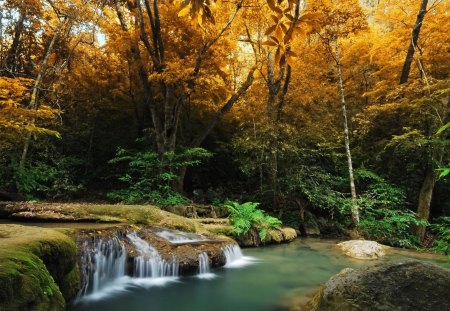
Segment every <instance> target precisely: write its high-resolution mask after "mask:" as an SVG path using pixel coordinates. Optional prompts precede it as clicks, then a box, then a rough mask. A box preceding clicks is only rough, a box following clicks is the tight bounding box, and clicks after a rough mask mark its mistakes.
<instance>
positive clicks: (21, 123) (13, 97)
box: [0, 77, 59, 137]
mask: <svg viewBox="0 0 450 311" xmlns="http://www.w3.org/2000/svg"><path fill="white" fill-rule="evenodd" d="M32 85H33V80H31V79H24V78H6V77H0V128H2V129H3V131H5V130H9V131H12V132H14V133H16V134H23V133H33V134H46V135H52V136H57V137H59V133H57V132H56V131H53V130H49V129H47V128H44V127H40V126H37V125H36V123H35V121H38V120H43V121H46V122H48V121H49V120H52V119H54V117H55V116H56V114H57V113H59V110H57V109H53V108H51V107H48V106H45V105H42V106H41V107H40V108H39V109H37V110H34V109H28V108H27V105H28V103H29V101H30V95H31V94H30V93H31V92H30V90H31V87H32ZM0 132H1V131H0Z"/></svg>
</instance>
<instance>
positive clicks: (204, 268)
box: [198, 253, 210, 274]
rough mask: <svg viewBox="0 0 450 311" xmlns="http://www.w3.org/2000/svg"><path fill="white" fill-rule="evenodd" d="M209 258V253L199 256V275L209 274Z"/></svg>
mask: <svg viewBox="0 0 450 311" xmlns="http://www.w3.org/2000/svg"><path fill="white" fill-rule="evenodd" d="M209 272H210V268H209V258H208V254H207V253H201V254H200V255H198V274H205V273H209Z"/></svg>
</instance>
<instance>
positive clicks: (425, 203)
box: [417, 166, 436, 242]
mask: <svg viewBox="0 0 450 311" xmlns="http://www.w3.org/2000/svg"><path fill="white" fill-rule="evenodd" d="M435 184H436V174H435V172H434V171H433V169H432V167H431V166H430V167H429V168H428V169H427V173H426V176H425V179H424V181H423V183H422V187H421V188H420V193H419V204H418V206H417V217H418V219H419V220H426V221H428V218H429V217H430V206H431V199H432V198H433V190H434V185H435ZM425 228H426V227H425V226H418V227H417V236H418V238H419V240H420V241H421V242H422V241H423V239H424V237H425Z"/></svg>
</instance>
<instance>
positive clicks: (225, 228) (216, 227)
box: [203, 224, 233, 237]
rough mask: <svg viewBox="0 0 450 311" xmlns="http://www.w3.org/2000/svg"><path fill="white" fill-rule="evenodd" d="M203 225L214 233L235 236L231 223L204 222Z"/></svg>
mask: <svg viewBox="0 0 450 311" xmlns="http://www.w3.org/2000/svg"><path fill="white" fill-rule="evenodd" d="M203 227H205V229H206V230H208V231H209V232H211V233H213V234H219V235H226V236H229V237H232V236H233V227H232V226H231V225H224V224H204V225H203Z"/></svg>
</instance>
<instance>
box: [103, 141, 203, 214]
mask: <svg viewBox="0 0 450 311" xmlns="http://www.w3.org/2000/svg"><path fill="white" fill-rule="evenodd" d="M211 155H212V154H211V153H210V152H208V151H206V150H205V149H202V148H191V149H186V150H184V151H182V152H180V153H175V152H166V153H164V154H163V155H162V156H159V155H158V154H157V153H156V152H153V151H140V152H133V151H128V150H125V149H122V148H119V149H118V150H117V154H116V157H115V158H114V159H112V160H110V161H109V163H110V164H114V165H118V166H120V165H121V166H122V170H121V171H122V172H121V174H120V175H119V176H118V179H119V180H120V181H121V182H123V184H124V185H125V187H124V188H122V189H119V190H115V191H112V192H110V193H108V194H107V196H108V198H110V199H111V200H114V201H121V202H124V203H127V204H141V203H148V202H151V203H156V204H159V205H180V204H184V203H187V199H186V198H185V197H183V195H181V194H180V193H178V192H176V191H174V190H173V188H172V184H173V183H175V182H176V181H177V180H178V178H179V176H178V172H179V170H180V169H181V168H183V167H189V166H194V165H198V164H200V163H201V161H202V160H203V159H206V158H208V157H211Z"/></svg>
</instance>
